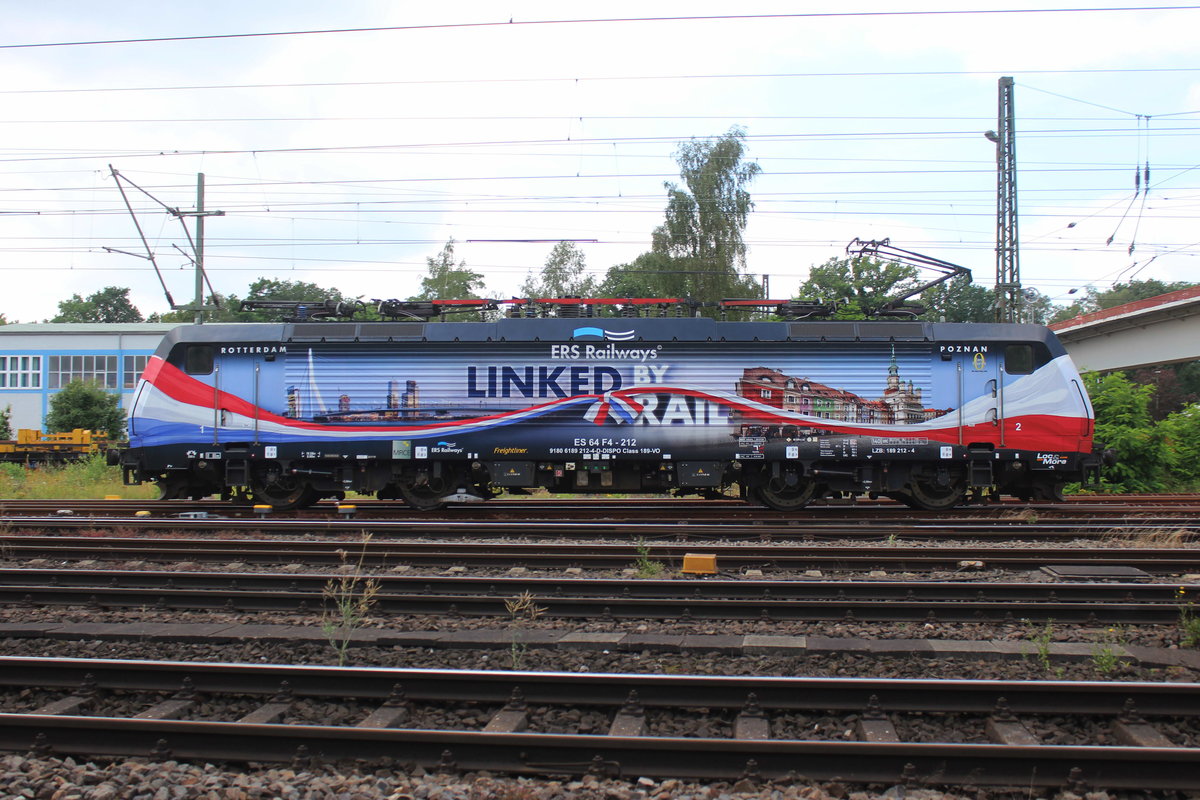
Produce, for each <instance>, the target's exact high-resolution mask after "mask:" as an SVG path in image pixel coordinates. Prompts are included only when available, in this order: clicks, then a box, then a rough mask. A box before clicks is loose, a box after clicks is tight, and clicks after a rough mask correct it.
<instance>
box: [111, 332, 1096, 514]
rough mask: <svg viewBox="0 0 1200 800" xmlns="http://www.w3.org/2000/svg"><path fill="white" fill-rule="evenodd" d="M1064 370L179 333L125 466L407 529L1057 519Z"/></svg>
mask: <svg viewBox="0 0 1200 800" xmlns="http://www.w3.org/2000/svg"><path fill="white" fill-rule="evenodd" d="M1092 434H1093V414H1092V409H1091V406H1090V404H1089V401H1088V397H1087V394H1086V392H1085V390H1084V388H1083V385H1082V382H1081V381H1080V377H1079V374H1078V373H1077V371H1076V369H1075V367H1074V365H1073V364H1072V363H1071V360H1070V358H1069V357H1068V356H1067V354H1066V352H1065V351H1064V349H1063V347H1062V345H1061V344H1060V343H1059V342H1058V340H1057V339H1056V338H1055V337H1054V335H1053V333H1051V332H1050V331H1049V330H1048V329H1046V328H1044V327H1041V326H1036V325H1016V324H972V323H930V322H915V321H863V322H840V321H764V322H724V321H717V320H714V319H709V318H702V317H684V318H672V317H659V318H649V317H640V316H639V317H607V318H590V317H578V318H570V317H565V318H564V317H562V316H560V317H557V318H520V317H518V318H503V319H499V320H496V321H492V322H431V321H424V320H418V321H396V320H392V321H383V322H358V321H351V322H343V321H337V322H335V321H295V322H287V323H277V324H275V323H271V324H264V323H247V324H212V325H203V326H184V327H181V328H178V329H176V330H175V331H174V332H172V333H171V334H169V335H168V336H167V337H166V338H165V340H164V341H163V343H162V345H161V346H160V347H159V349H158V351H157V353H156V354H155V355H154V357H153V358H152V359H151V362H150V364H149V366H148V367H147V369H146V372H145V374H144V376H143V379H142V381H141V383H140V386H139V388H138V390H137V393H136V397H135V400H134V403H133V405H132V408H131V412H130V415H129V437H130V438H129V442H130V446H129V448H128V449H127V450H125V451H123V452H122V454H121V463H122V466H123V468H124V475H125V480H126V482H129V483H137V482H142V481H153V482H155V483H157V484H158V485H159V486H160V488H161V490H162V496H163V497H164V498H176V497H192V498H200V497H205V496H209V495H222V496H224V497H234V498H240V497H246V496H252V497H253V499H254V500H255V501H256V502H261V503H269V504H271V505H273V506H275V507H278V508H296V507H302V506H305V505H309V504H312V503H314V502H316V501H317V500H319V499H321V498H322V497H339V496H341V495H342V494H343V493H346V492H359V493H369V494H374V495H377V496H378V497H380V498H403V499H404V500H405V501H407V502H408V503H409V504H410V505H412V506H413V507H416V508H422V509H427V508H435V507H438V506H440V505H442V504H443V503H446V502H453V501H456V500H459V501H461V500H475V499H487V498H490V497H493V496H494V495H495V494H497V493H498V492H500V491H502V490H506V489H508V490H522V489H525V490H528V489H530V488H533V487H544V488H545V489H548V490H549V491H551V492H563V493H572V494H580V493H601V494H613V493H617V494H619V493H644V492H677V493H699V494H702V495H718V494H724V493H725V492H730V493H732V492H733V490H734V489H735V488H736V489H737V490H738V493H739V494H740V496H742V497H744V498H746V499H747V500H751V501H754V502H760V503H763V504H765V505H767V506H769V507H771V508H774V509H778V510H780V511H792V510H796V509H800V508H802V507H803V506H805V505H806V504H807V503H809V502H810V501H811V500H813V499H814V498H819V497H822V496H828V495H839V494H840V495H848V494H870V495H886V496H890V497H894V498H896V499H899V500H902V501H903V502H906V503H908V504H909V505H912V506H915V507H919V508H925V509H933V510H936V509H945V508H949V507H952V506H954V505H956V504H958V503H960V502H962V501H963V500H964V499H965V498H966V497H968V496H969V495H970V494H972V493H980V494H982V493H985V492H987V493H997V492H998V493H1005V494H1009V495H1014V496H1016V497H1019V498H1023V499H1043V500H1046V499H1053V498H1056V497H1059V496H1060V493H1061V490H1062V487H1063V485H1064V484H1065V483H1067V482H1070V481H1079V480H1082V479H1083V478H1084V477H1085V476H1086V475H1087V474H1088V472H1089V470H1092V469H1093V468H1095V467H1097V466H1098V463H1099V458H1098V456H1097V454H1096V453H1095V452H1094V451H1093V443H1092Z"/></svg>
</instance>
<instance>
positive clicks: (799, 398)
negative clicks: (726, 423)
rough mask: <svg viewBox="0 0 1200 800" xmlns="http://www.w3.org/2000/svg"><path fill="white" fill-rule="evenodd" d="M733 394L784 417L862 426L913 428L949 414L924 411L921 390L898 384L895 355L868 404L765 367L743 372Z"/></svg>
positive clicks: (898, 375)
mask: <svg viewBox="0 0 1200 800" xmlns="http://www.w3.org/2000/svg"><path fill="white" fill-rule="evenodd" d="M737 393H738V396H740V397H745V398H746V399H748V400H754V401H756V402H759V403H762V404H764V405H768V406H774V407H775V408H778V409H780V410H781V411H783V412H785V413H789V414H803V415H805V416H809V417H819V418H821V419H828V420H834V421H837V422H852V423H856V424H865V425H914V424H916V423H919V422H924V421H925V420H927V419H933V418H934V417H939V416H941V415H942V414H945V413H946V412H947V411H949V409H935V408H926V407H925V404H924V402H923V401H922V398H921V389H920V388H919V387H915V386H913V382H912V381H902V380H900V368H899V366H898V365H897V364H896V357H895V354H893V355H892V360H891V364H890V365H889V366H888V376H887V383H886V387H885V388H884V390H883V395H882V396H881V397H880V398H879V399H878V400H868V399H867V398H865V397H862V396H861V395H857V394H854V393H853V392H847V391H845V390H844V389H835V388H833V387H832V386H826V385H825V384H823V383H818V382H816V381H814V380H810V379H809V378H807V377H804V378H797V377H793V376H791V375H785V374H784V373H783V372H780V371H779V370H777V369H771V368H769V367H750V368H747V369H746V370H745V371H743V373H742V377H741V379H740V380H738V382H737Z"/></svg>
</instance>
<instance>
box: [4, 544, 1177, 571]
mask: <svg viewBox="0 0 1200 800" xmlns="http://www.w3.org/2000/svg"><path fill="white" fill-rule="evenodd" d="M480 535H481V534H480ZM698 549H701V550H702V552H704V553H706V554H711V555H713V556H715V558H716V561H717V564H718V566H719V568H720V569H721V570H722V571H723V572H726V573H728V572H735V571H736V572H740V571H744V570H746V569H762V570H770V571H785V572H796V571H798V570H808V569H833V570H856V571H864V570H875V569H888V570H903V571H913V572H920V571H927V570H932V569H937V570H955V569H958V568H960V565H961V564H962V562H964V561H969V562H977V561H978V562H982V563H983V565H985V566H986V567H987V568H989V569H1008V570H1030V569H1039V568H1041V567H1043V566H1046V565H1048V564H1053V565H1063V566H1086V567H1089V568H1093V569H1094V568H1101V567H1104V568H1114V567H1116V568H1129V567H1133V568H1137V569H1140V570H1142V571H1144V572H1146V573H1149V574H1153V575H1173V574H1179V573H1185V572H1196V571H1200V548H1184V547H1149V548H1134V547H1128V548H1110V547H1099V548H1081V547H1045V546H1042V547H989V546H970V547H959V546H945V547H894V546H890V545H882V546H876V545H872V546H838V545H822V544H811V545H793V544H764V543H762V542H745V543H741V544H728V543H714V542H704V543H702V544H694V543H693V544H689V543H680V542H675V541H671V542H654V543H652V544H649V545H648V544H645V543H642V544H637V543H616V544H614V543H599V542H571V543H564V542H527V541H495V542H456V541H450V542H446V541H438V542H429V541H423V542H413V541H408V540H404V541H382V540H378V539H370V540H369V541H362V540H359V541H353V542H350V543H348V542H347V541H327V540H326V541H320V540H299V539H290V540H287V541H278V540H263V539H241V538H227V539H215V538H153V539H149V538H144V537H128V536H122V537H109V536H19V535H6V536H0V553H3V554H4V556H5V557H6V558H8V559H10V560H18V561H23V562H24V561H29V560H30V559H51V560H58V561H78V560H88V561H115V560H124V561H146V562H151V563H164V562H178V561H191V562H202V563H210V564H211V563H229V562H245V563H254V564H295V563H300V564H310V565H338V564H341V563H343V561H344V559H345V558H346V556H347V551H348V550H349V551H352V552H353V555H354V558H355V560H356V561H358V560H359V558H361V563H362V564H363V565H365V566H370V567H373V568H378V567H395V566H397V565H402V564H407V565H410V566H417V567H422V568H438V567H440V568H446V567H452V566H473V567H478V568H494V569H502V568H511V567H517V566H520V567H529V568H536V569H557V570H562V569H567V568H570V567H582V568H585V569H591V570H613V569H618V570H619V569H623V568H628V567H630V566H631V565H632V564H634V563H635V562H636V561H637V560H638V559H639V558H642V557H647V556H648V557H650V558H653V559H656V560H659V561H661V562H663V563H664V564H666V565H667V566H668V567H671V568H678V567H679V566H680V565H681V564H682V562H683V558H684V556H685V555H687V554H689V553H693V552H696V551H697V550H698Z"/></svg>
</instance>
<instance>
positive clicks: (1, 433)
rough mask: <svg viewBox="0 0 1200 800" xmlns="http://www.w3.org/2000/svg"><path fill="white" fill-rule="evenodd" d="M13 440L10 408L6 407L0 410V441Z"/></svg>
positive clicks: (9, 406)
mask: <svg viewBox="0 0 1200 800" xmlns="http://www.w3.org/2000/svg"><path fill="white" fill-rule="evenodd" d="M11 438H13V432H12V406H11V405H7V406H5V407H4V408H3V409H0V439H11Z"/></svg>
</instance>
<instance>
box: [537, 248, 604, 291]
mask: <svg viewBox="0 0 1200 800" xmlns="http://www.w3.org/2000/svg"><path fill="white" fill-rule="evenodd" d="M586 273H587V259H586V258H585V257H584V255H583V252H582V251H581V250H580V249H579V248H578V247H577V246H576V244H575V243H574V242H559V243H558V244H556V245H554V247H553V248H552V249H551V250H550V255H548V256H546V264H545V265H544V266H543V267H542V270H541V272H539V273H538V274H536V275H535V274H534V273H533V272H530V273H529V274H528V275H527V276H526V277H525V282H524V283H522V284H521V296H522V297H573V296H578V297H594V296H595V294H596V288H597V284H596V279H595V278H594V277H592V276H591V275H588V274H586Z"/></svg>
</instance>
